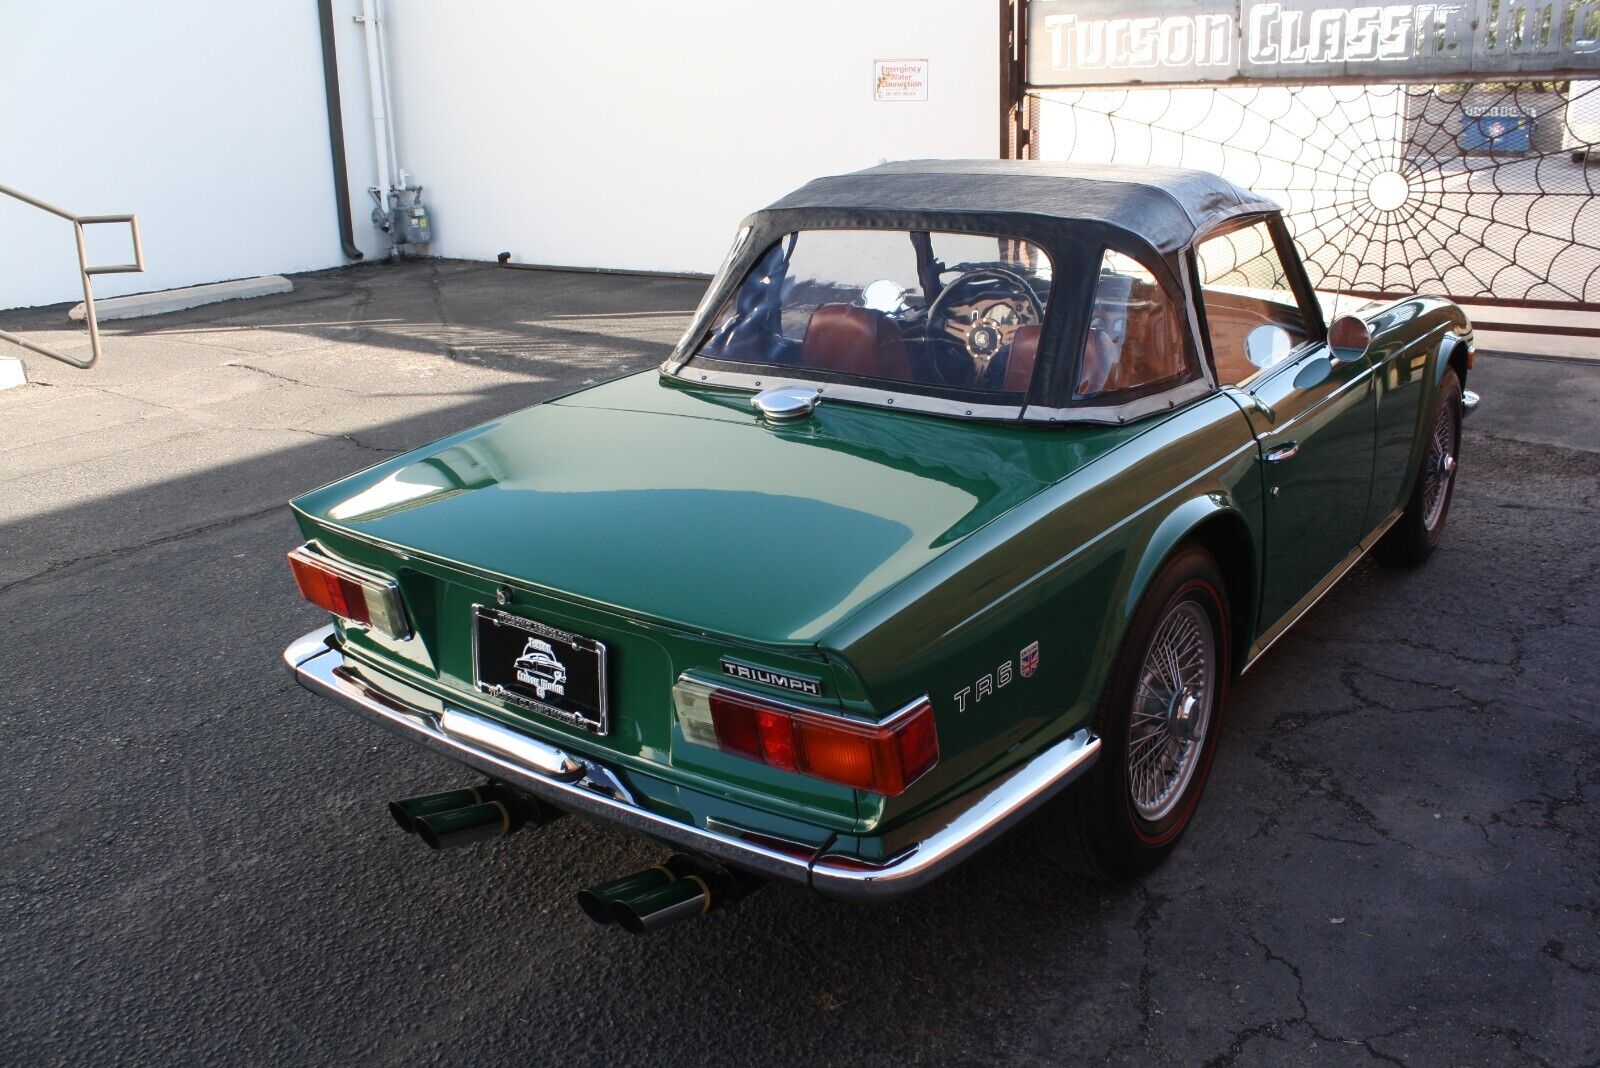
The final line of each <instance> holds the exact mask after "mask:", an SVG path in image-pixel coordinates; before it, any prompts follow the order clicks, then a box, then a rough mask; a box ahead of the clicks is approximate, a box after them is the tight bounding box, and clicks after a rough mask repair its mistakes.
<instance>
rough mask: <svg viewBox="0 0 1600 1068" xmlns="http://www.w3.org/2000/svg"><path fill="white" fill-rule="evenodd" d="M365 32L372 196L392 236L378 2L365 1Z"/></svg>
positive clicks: (363, 8)
mask: <svg viewBox="0 0 1600 1068" xmlns="http://www.w3.org/2000/svg"><path fill="white" fill-rule="evenodd" d="M360 21H361V28H362V29H363V30H365V31H366V41H367V88H368V92H369V93H370V94H371V96H372V147H373V154H374V155H375V156H376V157H377V161H378V184H377V185H376V186H375V187H374V188H373V190H372V195H373V197H374V198H375V199H376V200H377V201H378V209H379V211H380V213H381V214H382V222H381V224H380V226H381V229H382V230H383V232H384V233H386V234H387V233H388V232H389V190H390V189H392V188H393V187H394V177H393V175H391V174H390V173H389V154H390V150H389V113H388V111H387V110H386V109H385V107H384V101H385V98H386V97H387V95H388V94H386V93H385V92H384V91H383V56H382V51H381V49H382V46H381V45H380V44H379V43H378V5H377V0H361V17H360Z"/></svg>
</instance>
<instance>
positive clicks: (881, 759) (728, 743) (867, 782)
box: [679, 689, 939, 797]
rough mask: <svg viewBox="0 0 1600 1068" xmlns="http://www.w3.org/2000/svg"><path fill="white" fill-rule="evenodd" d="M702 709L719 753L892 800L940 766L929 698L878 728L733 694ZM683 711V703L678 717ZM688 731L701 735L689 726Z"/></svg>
mask: <svg viewBox="0 0 1600 1068" xmlns="http://www.w3.org/2000/svg"><path fill="white" fill-rule="evenodd" d="M706 704H707V705H709V706H710V720H711V723H710V724H709V725H710V726H711V727H712V729H713V732H714V735H715V740H716V744H717V746H718V748H720V749H722V750H723V751H724V752H728V753H734V754H737V755H738V756H742V757H747V758H749V759H751V760H757V761H760V762H761V763H763V764H766V765H767V766H768V767H773V768H781V769H782V770H784V771H793V772H798V773H799V774H801V775H809V776H811V777H812V778H816V779H824V780H826V781H828V782H832V783H838V784H839V785H840V786H849V787H853V788H854V789H857V790H866V791H869V792H871V793H875V794H883V795H885V796H888V797H893V796H894V795H895V794H899V793H904V792H905V789H906V787H908V786H910V785H911V784H912V783H913V782H915V781H916V780H917V779H919V778H921V777H922V776H923V775H925V774H927V772H928V771H929V770H930V769H931V768H932V767H933V766H934V765H935V764H937V763H938V762H939V734H938V731H937V730H936V729H935V727H934V722H933V705H932V703H931V702H929V701H928V699H927V698H926V697H923V698H919V699H918V700H917V701H915V702H913V703H912V704H911V705H908V706H907V707H906V708H904V709H901V710H900V711H899V712H897V713H896V714H895V715H893V716H891V717H890V718H889V719H887V720H885V721H884V722H882V723H861V722H858V721H856V720H850V719H843V718H840V717H838V716H830V715H825V714H823V713H821V712H811V711H806V710H803V709H799V708H792V707H787V706H780V705H777V704H767V703H766V702H764V701H762V700H761V699H760V698H758V697H754V696H752V695H749V694H743V693H736V692H734V691H732V690H720V689H713V690H711V691H710V692H709V694H707V695H706ZM685 707H686V706H685V704H684V703H683V702H681V701H680V712H679V716H680V720H681V719H682V717H683V715H684V708H685ZM685 733H686V734H687V735H691V736H694V737H702V736H703V734H704V733H706V732H703V730H701V729H700V727H699V725H698V724H687V723H686V724H685Z"/></svg>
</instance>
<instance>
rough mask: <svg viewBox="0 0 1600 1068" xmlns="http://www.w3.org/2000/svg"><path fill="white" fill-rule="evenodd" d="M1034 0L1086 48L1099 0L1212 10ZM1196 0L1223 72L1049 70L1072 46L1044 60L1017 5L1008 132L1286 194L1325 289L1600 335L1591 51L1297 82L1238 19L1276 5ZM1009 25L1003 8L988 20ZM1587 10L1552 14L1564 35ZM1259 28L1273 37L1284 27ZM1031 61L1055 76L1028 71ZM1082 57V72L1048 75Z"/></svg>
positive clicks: (1500, 11) (1508, 324)
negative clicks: (1212, 32)
mask: <svg viewBox="0 0 1600 1068" xmlns="http://www.w3.org/2000/svg"><path fill="white" fill-rule="evenodd" d="M1333 2H1335V3H1337V0H1333ZM1486 2H1488V3H1490V4H1495V3H1496V2H1497V0H1486ZM1019 6H1020V5H1019ZM1037 6H1038V7H1040V8H1042V9H1045V10H1048V11H1052V12H1054V11H1071V12H1073V13H1074V14H1073V15H1072V16H1070V17H1063V16H1056V17H1057V18H1062V19H1063V21H1067V22H1070V23H1071V26H1070V28H1071V29H1072V30H1074V31H1077V32H1079V33H1080V34H1083V38H1082V43H1076V42H1074V41H1073V40H1072V39H1067V44H1068V45H1069V46H1076V47H1078V48H1081V49H1089V48H1090V46H1091V45H1098V46H1099V47H1100V48H1101V51H1100V53H1099V55H1100V56H1101V57H1104V56H1106V55H1107V52H1106V51H1105V50H1104V49H1105V41H1106V40H1107V38H1105V37H1101V38H1100V39H1099V40H1098V41H1095V42H1091V41H1089V39H1088V36H1087V34H1085V33H1084V32H1083V31H1084V27H1085V26H1087V25H1088V24H1089V22H1088V20H1089V19H1091V18H1094V17H1096V16H1099V15H1106V14H1107V13H1108V12H1107V10H1106V9H1108V8H1109V9H1113V10H1111V11H1110V12H1109V13H1110V14H1112V15H1116V16H1123V15H1133V16H1136V15H1138V14H1140V13H1141V9H1142V7H1144V6H1149V7H1151V10H1152V11H1155V12H1157V13H1159V14H1160V15H1162V16H1167V17H1166V19H1165V21H1164V22H1163V23H1162V28H1165V26H1166V24H1167V23H1170V22H1172V21H1174V19H1173V17H1171V16H1172V13H1173V12H1174V11H1177V10H1188V9H1190V8H1193V9H1195V10H1202V11H1208V10H1210V8H1207V7H1205V5H1204V4H1203V3H1201V4H1188V5H1174V6H1172V7H1168V6H1165V5H1163V6H1160V7H1159V8H1157V7H1154V6H1151V5H1138V4H1135V3H1130V2H1129V0H1090V2H1088V3H1074V4H1072V5H1070V6H1068V5H1063V4H1046V3H1040V4H1039V5H1037ZM1212 6H1215V7H1216V8H1217V10H1218V11H1222V12H1224V14H1222V15H1216V14H1201V15H1198V16H1193V17H1194V18H1195V19H1196V25H1203V23H1202V21H1201V20H1206V19H1212V20H1215V19H1218V18H1226V17H1227V14H1226V13H1227V12H1228V11H1230V10H1231V11H1233V12H1235V13H1236V14H1235V17H1236V18H1237V26H1238V27H1239V28H1238V29H1237V30H1235V31H1234V32H1235V33H1236V36H1235V37H1234V38H1233V39H1231V40H1229V41H1227V42H1226V44H1225V45H1223V46H1219V47H1224V48H1225V47H1229V46H1231V48H1232V49H1233V51H1232V53H1231V54H1230V55H1229V59H1230V60H1231V62H1232V67H1231V68H1230V69H1228V70H1227V71H1225V72H1222V73H1223V75H1224V76H1225V77H1226V82H1225V83H1222V82H1217V74H1214V73H1212V72H1210V71H1206V70H1203V69H1200V68H1198V67H1196V66H1195V65H1193V64H1191V65H1190V66H1189V67H1188V68H1187V69H1185V70H1183V71H1174V72H1172V74H1171V75H1170V76H1167V77H1165V80H1167V81H1171V82H1181V84H1167V85H1160V84H1148V83H1149V82H1159V81H1161V80H1163V75H1164V74H1165V72H1163V71H1160V70H1151V69H1149V68H1148V67H1146V68H1145V69H1130V70H1127V71H1125V72H1124V77H1123V78H1122V80H1123V81H1124V82H1129V81H1132V80H1134V79H1136V78H1137V79H1139V80H1140V81H1143V82H1145V83H1146V84H1139V85H1133V84H1123V85H1117V84H1112V83H1115V82H1116V81H1117V80H1118V79H1117V78H1116V76H1115V74H1114V73H1113V72H1112V71H1111V70H1109V69H1107V67H1108V66H1110V64H1107V65H1105V66H1102V67H1101V68H1100V69H1098V70H1092V71H1091V70H1081V71H1080V70H1072V71H1068V72H1066V74H1065V76H1064V77H1062V78H1060V79H1059V80H1057V79H1056V78H1055V77H1054V75H1055V74H1056V73H1058V72H1059V71H1061V69H1062V68H1061V67H1060V66H1059V64H1060V63H1062V62H1065V63H1067V64H1070V63H1071V62H1072V60H1073V58H1074V54H1073V53H1072V52H1071V51H1070V50H1068V51H1067V52H1066V58H1065V60H1063V59H1062V56H1063V50H1062V49H1061V48H1059V47H1058V48H1057V49H1056V52H1055V55H1054V56H1053V57H1051V58H1053V59H1055V60H1056V61H1057V62H1058V66H1057V68H1056V69H1055V70H1051V68H1049V67H1048V66H1047V65H1046V64H1047V60H1046V58H1045V57H1044V56H1041V55H1040V54H1039V52H1040V50H1041V49H1044V50H1047V51H1048V50H1049V49H1051V47H1052V41H1051V40H1049V39H1048V38H1046V37H1045V35H1043V34H1041V33H1040V32H1039V24H1040V19H1039V17H1038V15H1037V14H1030V15H1029V16H1028V18H1032V19H1033V27H1032V31H1031V33H1024V32H1022V31H1023V27H1024V24H1025V21H1026V19H1025V18H1024V17H1023V15H1022V14H1021V13H1019V14H1018V18H1017V21H1016V23H1014V24H1013V28H1014V29H1015V31H1016V32H1015V35H1014V37H1013V38H1012V40H1011V42H1010V43H1011V45H1012V53H1011V56H1010V59H1011V61H1012V62H1013V63H1014V64H1015V67H1014V69H1015V70H1017V72H1018V74H1017V77H1016V80H1015V82H1013V83H1012V85H1011V86H1010V87H1009V88H1010V100H1011V102H1013V103H1015V104H1016V105H1018V106H1017V108H1016V110H1015V112H1013V114H1014V116H1015V118H1016V119H1017V120H1020V121H1018V122H1017V125H1016V127H1015V128H1014V133H1013V135H1012V137H1011V142H1010V146H1009V147H1010V149H1011V151H1012V152H1014V153H1015V154H1017V155H1023V156H1025V157H1027V158H1032V159H1046V160H1059V161H1065V162H1072V163H1080V164H1090V165H1092V164H1098V163H1125V164H1146V163H1149V164H1165V165H1172V166H1184V167H1195V168H1199V169H1202V170H1209V171H1214V172H1216V173H1219V174H1222V175H1224V176H1225V177H1227V178H1229V179H1230V180H1232V181H1233V182H1235V183H1237V184H1238V185H1241V186H1244V187H1245V188H1248V189H1251V190H1253V191H1255V192H1258V193H1261V194H1263V195H1265V196H1268V197H1270V198H1272V199H1273V200H1276V201H1277V202H1278V203H1279V204H1281V205H1283V208H1284V218H1285V221H1286V222H1287V223H1288V225H1289V228H1290V230H1291V232H1292V233H1293V234H1294V236H1295V239H1296V242H1297V243H1298V244H1299V246H1300V251H1301V255H1302V256H1303V257H1304V259H1305V263H1306V269H1307V271H1308V272H1309V273H1310V275H1311V280H1312V282H1313V284H1314V285H1316V286H1317V288H1319V289H1321V290H1324V291H1329V292H1336V293H1342V294H1349V295H1352V296H1358V297H1393V296H1401V295H1409V294H1412V293H1418V292H1422V293H1435V294H1440V295H1444V296H1448V297H1451V298H1452V299H1455V300H1458V301H1462V302H1464V303H1467V304H1468V305H1469V309H1468V310H1469V312H1470V313H1471V314H1472V316H1473V319H1474V322H1475V323H1476V325H1478V326H1479V327H1481V328H1484V329H1490V330H1506V331H1512V332H1517V333H1525V334H1561V335H1569V336H1576V337H1584V338H1600V314H1597V313H1600V70H1597V71H1596V72H1592V73H1591V72H1589V71H1588V70H1587V68H1588V67H1589V66H1590V65H1593V63H1594V59H1595V58H1600V57H1596V56H1591V55H1590V54H1583V55H1566V56H1562V57H1556V56H1554V55H1552V56H1550V57H1549V58H1548V59H1547V60H1535V61H1534V62H1541V61H1542V62H1545V63H1546V64H1547V66H1546V68H1545V69H1546V70H1548V69H1549V68H1550V67H1553V66H1557V65H1559V64H1561V63H1567V64H1569V65H1570V64H1571V63H1572V62H1573V61H1574V60H1576V61H1577V62H1579V63H1581V66H1582V71H1581V72H1582V73H1583V76H1584V77H1585V78H1588V79H1597V80H1570V77H1569V76H1568V77H1563V74H1564V73H1565V72H1562V74H1558V75H1557V77H1558V78H1561V80H1547V79H1548V78H1549V75H1548V74H1545V71H1544V70H1540V71H1539V74H1540V75H1541V79H1538V80H1536V79H1534V78H1531V77H1527V76H1524V77H1521V78H1518V77H1515V73H1516V68H1517V67H1518V65H1519V63H1518V61H1517V60H1516V59H1514V58H1512V57H1509V56H1504V55H1503V56H1501V57H1494V56H1487V55H1483V54H1480V55H1478V56H1475V57H1474V58H1473V59H1472V62H1473V63H1475V64H1478V65H1480V66H1484V67H1495V68H1499V67H1506V68H1508V69H1509V70H1510V71H1511V73H1512V75H1513V76H1512V77H1509V78H1506V79H1505V80H1489V79H1488V78H1487V77H1480V78H1479V79H1478V80H1459V79H1460V78H1461V75H1454V77H1455V78H1456V79H1458V80H1451V77H1452V75H1451V74H1449V73H1445V72H1436V68H1437V66H1438V64H1439V63H1440V62H1442V61H1439V60H1437V59H1434V60H1429V59H1427V58H1426V57H1424V58H1423V59H1422V60H1421V61H1419V62H1406V61H1402V62H1400V63H1386V64H1383V65H1382V70H1381V73H1382V74H1383V75H1384V78H1383V80H1381V81H1380V80H1378V79H1376V78H1373V79H1372V80H1364V79H1360V78H1358V77H1355V76H1352V75H1349V74H1340V75H1337V76H1328V77H1323V78H1321V79H1320V80H1311V79H1308V80H1305V81H1297V80H1294V79H1292V78H1289V77H1286V76H1285V75H1286V74H1287V73H1288V71H1286V70H1285V69H1284V68H1282V67H1281V66H1280V67H1276V68H1269V67H1268V66H1267V65H1266V63H1264V62H1261V59H1260V57H1261V56H1262V55H1263V54H1264V53H1262V52H1261V51H1260V49H1261V48H1262V47H1263V45H1262V42H1261V41H1257V40H1255V39H1254V38H1253V34H1254V33H1255V31H1256V29H1257V28H1258V27H1259V26H1261V25H1263V24H1264V23H1262V20H1261V18H1260V17H1259V16H1258V15H1257V14H1256V12H1254V11H1252V10H1251V8H1253V7H1254V8H1261V7H1270V8H1271V9H1272V10H1273V11H1275V12H1281V11H1282V10H1283V7H1280V5H1277V4H1272V5H1267V4H1255V3H1244V4H1239V5H1238V6H1237V7H1235V6H1233V5H1228V6H1220V5H1215V4H1214V5H1212ZM1301 6H1304V5H1301ZM1566 7H1568V8H1571V9H1572V10H1571V11H1569V12H1568V14H1569V15H1571V14H1573V13H1574V12H1576V13H1577V14H1578V15H1579V16H1581V19H1584V20H1590V21H1592V20H1594V19H1597V18H1600V5H1581V7H1582V11H1579V10H1578V8H1577V7H1574V6H1573V5H1571V4H1570V3H1569V4H1567V5H1566ZM1590 7H1594V8H1595V12H1590V11H1589V10H1588V9H1589V8H1590ZM1307 10H1309V9H1307ZM1356 10H1361V9H1356ZM1373 10H1377V9H1373ZM1385 10H1387V9H1385ZM1417 10H1419V11H1421V10H1423V9H1421V8H1419V9H1417ZM1489 10H1490V15H1492V16H1493V17H1495V18H1501V19H1509V18H1510V17H1512V14H1513V13H1514V12H1512V11H1511V9H1509V8H1506V7H1504V6H1496V7H1492V8H1491V9H1489ZM1181 17H1182V16H1180V18H1181ZM1277 17H1279V18H1282V17H1284V16H1282V15H1281V14H1280V15H1278V16H1277ZM1309 17H1311V16H1310V15H1309V14H1308V15H1307V18H1309ZM1051 21H1054V19H1052V20H1051ZM1121 21H1122V22H1123V23H1124V25H1126V24H1128V23H1130V22H1137V21H1148V22H1151V23H1155V22H1157V21H1158V20H1157V19H1154V18H1151V19H1147V20H1139V19H1137V18H1132V17H1129V18H1122V19H1121ZM1045 25H1046V26H1048V23H1045ZM1113 25H1114V24H1113ZM1473 25H1474V26H1476V23H1474V24H1473ZM1529 25H1532V24H1531V23H1530V24H1529ZM1558 28H1559V27H1558ZM1006 29H1007V27H1006V26H1005V24H1004V22H1003V23H1002V32H1003V34H1004V33H1005V31H1006ZM1583 29H1584V27H1583V26H1582V25H1579V26H1577V28H1576V30H1574V29H1571V28H1569V29H1568V30H1567V42H1568V46H1569V47H1570V45H1571V42H1572V41H1573V40H1574V39H1575V37H1577V36H1578V34H1579V33H1580V32H1581V31H1582V30H1583ZM1123 32H1124V34H1126V32H1127V31H1126V30H1124V31H1123ZM1528 32H1531V31H1528ZM1414 39H1420V38H1414ZM1265 40H1266V43H1267V45H1269V46H1270V45H1273V44H1275V43H1276V44H1280V45H1284V47H1286V44H1284V42H1286V41H1287V38H1286V37H1282V38H1279V39H1277V40H1276V41H1275V40H1274V39H1272V38H1271V37H1270V35H1269V36H1268V37H1267V38H1265ZM1530 40H1531V39H1530ZM1552 40H1553V41H1555V43H1556V44H1560V40H1559V37H1558V36H1557V35H1556V34H1555V33H1554V31H1551V34H1550V37H1549V39H1548V40H1547V41H1546V44H1545V51H1546V52H1554V51H1555V50H1556V49H1555V47H1554V46H1553V45H1551V44H1550V41H1552ZM1030 49H1031V50H1032V51H1033V53H1034V54H1033V55H1032V56H1030V55H1029V50H1030ZM1418 49H1419V55H1420V52H1421V46H1420V45H1419V46H1418ZM1505 51H1506V52H1510V51H1512V49H1510V48H1509V47H1508V48H1507V49H1505ZM1084 54H1085V52H1083V51H1080V52H1078V53H1076V56H1077V58H1079V59H1081V58H1082V56H1083V55H1084ZM1219 54H1220V53H1219ZM1002 58H1003V60H1004V59H1005V58H1007V57H1006V56H1005V46H1004V45H1003V46H1002ZM1113 58H1114V56H1113ZM1346 58H1348V55H1347V56H1346ZM1429 62H1433V63H1434V65H1435V70H1430V68H1429V66H1428V63H1429ZM1030 64H1031V69H1033V70H1040V69H1044V70H1045V71H1046V73H1047V74H1049V75H1052V79H1051V80H1052V81H1055V84H1054V85H1048V86H1047V85H1034V84H1028V81H1027V75H1026V73H1024V72H1026V71H1028V70H1029V69H1030ZM1521 65H1522V67H1523V69H1526V67H1527V66H1528V65H1530V64H1528V63H1526V62H1524V63H1522V64H1521ZM1407 68H1409V69H1412V70H1417V71H1419V72H1424V71H1426V72H1429V73H1430V74H1431V75H1432V76H1431V77H1429V78H1428V79H1427V80H1426V81H1421V82H1407V81H1405V80H1404V79H1402V78H1399V77H1397V75H1399V74H1403V73H1407ZM1342 69H1343V70H1346V71H1348V70H1350V69H1351V65H1350V64H1348V63H1347V64H1346V65H1345V66H1344V67H1343V68H1342ZM1309 73H1311V74H1312V75H1313V76H1315V75H1316V74H1317V73H1319V72H1309ZM1376 73H1378V72H1377V71H1374V74H1376ZM1078 74H1082V75H1083V79H1082V80H1083V82H1084V83H1085V84H1084V85H1083V86H1082V87H1070V86H1069V87H1062V86H1061V82H1062V81H1071V80H1073V79H1074V77H1075V76H1076V75H1078ZM1441 75H1442V76H1441ZM1207 81H1213V82H1216V83H1215V84H1205V83H1206V82H1207ZM1003 129H1004V127H1003ZM1518 310H1520V311H1518ZM1569 313H1570V314H1569ZM1583 313H1589V314H1583ZM1495 320H1507V321H1495Z"/></svg>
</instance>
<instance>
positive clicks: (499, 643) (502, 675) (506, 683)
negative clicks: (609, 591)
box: [472, 604, 610, 734]
mask: <svg viewBox="0 0 1600 1068" xmlns="http://www.w3.org/2000/svg"><path fill="white" fill-rule="evenodd" d="M518 645H520V646H521V652H520V653H518V652H516V651H515V650H516V647H517V646H518ZM486 667H487V670H485V669H486ZM472 685H473V687H474V688H475V689H477V690H478V691H479V692H480V693H483V694H487V695H488V696H490V697H493V698H495V699H496V700H499V701H504V702H506V703H507V704H511V705H515V706H516V707H518V708H522V709H526V710H528V711H530V712H535V713H537V714H539V715H541V716H546V717H549V718H550V719H553V720H555V721H556V722H558V723H564V724H566V725H567V726H569V727H576V728H578V729H579V730H584V731H588V732H589V733H591V734H605V733H606V732H607V731H608V730H609V729H610V719H609V715H608V712H607V707H606V689H607V678H606V645H605V643H604V642H602V641H597V640H595V639H594V638H588V637H585V636H584V635H581V634H574V633H573V632H571V631H569V630H563V629H561V628H560V627H553V626H551V625H550V624H548V623H541V622H539V621H538V620H536V619H529V618H527V617H526V616H517V615H512V614H511V613H509V612H502V611H500V610H499V609H497V608H491V607H489V606H488V605H481V604H475V605H473V606H472Z"/></svg>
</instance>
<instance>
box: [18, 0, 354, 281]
mask: <svg viewBox="0 0 1600 1068" xmlns="http://www.w3.org/2000/svg"><path fill="white" fill-rule="evenodd" d="M319 40H320V38H319V36H318V33H317V11H316V5H315V4H314V3H311V2H309V0H307V2H303V3H295V4H272V5H265V6H264V5H260V4H244V3H237V4H218V3H196V2H193V0H140V2H139V3H126V2H124V0H51V2H50V3H38V2H36V0H0V183H3V184H6V185H10V186H13V187H15V188H18V189H21V190H23V191H24V192H27V193H31V194H32V195H34V196H37V197H40V198H42V199H44V200H47V201H50V202H52V203H55V204H58V205H60V206H61V207H63V208H66V209H67V210H69V211H75V212H78V213H81V214H86V215H88V214H103V213H111V212H123V211H134V212H137V213H138V215H139V222H140V225H141V227H142V229H143V233H144V245H145V261H146V264H147V267H148V270H147V271H146V273H144V274H142V275H140V274H136V275H102V276H100V277H99V278H97V279H96V282H95V293H96V294H97V295H99V296H114V295H117V294H121V293H133V292H142V291H147V290H154V289H165V288H169V287H172V286H179V285H188V284H192V283H197V282H215V281H219V280H222V279H226V278H238V277H241V276H246V275H255V274H264V273H268V272H280V271H297V270H306V269H309V268H315V267H327V266H331V265H333V264H336V263H342V262H344V260H343V257H342V256H341V255H340V252H339V244H338V238H337V233H336V229H335V226H334V223H333V210H334V209H333V200H334V198H333V184H332V177H331V175H332V168H331V165H330V163H329V152H328V134H327V124H326V119H325V116H326V108H325V105H324V97H323V89H322V58H321V51H320V44H319ZM357 58H359V57H357ZM358 71H359V68H358ZM126 232H127V228H126V227H120V226H105V227H94V228H91V229H90V231H89V235H90V246H89V247H90V253H91V258H92V259H94V260H97V261H98V262H102V263H122V262H127V261H128V259H129V258H130V252H129V251H128V247H127V239H126ZM76 265H77V259H76V256H75V254H74V252H73V243H72V228H71V226H70V225H69V224H67V223H65V222H63V221H61V220H59V219H56V218H54V217H52V216H48V215H45V214H44V213H42V212H40V211H38V210H36V209H33V208H29V207H24V206H23V205H20V204H17V203H16V202H15V201H12V200H9V199H7V198H4V197H0V308H15V307H23V306H28V305H35V304H49V303H53V302H56V301H67V300H71V301H76V300H80V299H82V295H81V291H80V289H79V284H78V277H77V272H76Z"/></svg>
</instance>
